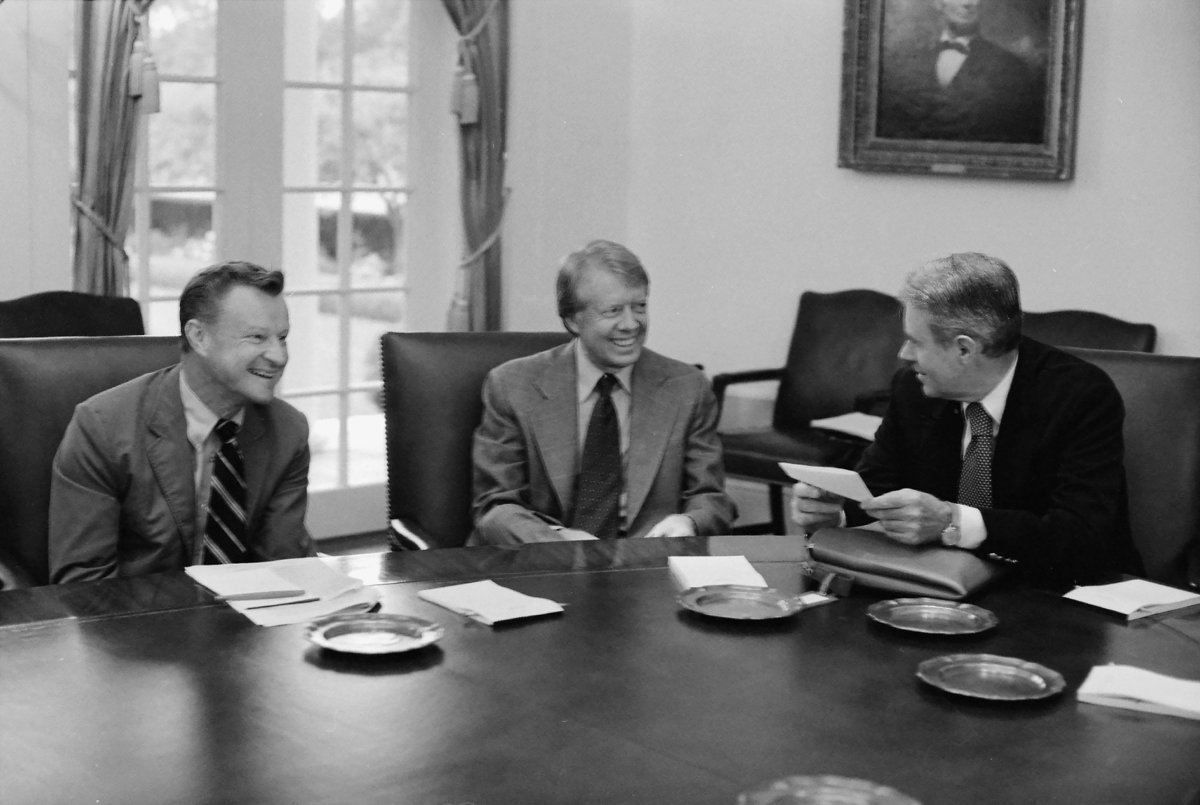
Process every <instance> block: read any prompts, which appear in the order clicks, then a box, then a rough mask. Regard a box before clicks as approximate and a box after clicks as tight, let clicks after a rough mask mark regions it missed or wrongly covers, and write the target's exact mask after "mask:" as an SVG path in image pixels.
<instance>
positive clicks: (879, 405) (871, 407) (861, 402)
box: [854, 389, 892, 416]
mask: <svg viewBox="0 0 1200 805" xmlns="http://www.w3.org/2000/svg"><path fill="white" fill-rule="evenodd" d="M891 400H892V390H891V389H876V390H875V391H868V392H864V393H863V394H858V395H856V396H855V397H854V410H855V411H858V412H859V413H860V414H871V415H872V416H883V415H884V414H886V413H887V408H888V403H890V402H891Z"/></svg>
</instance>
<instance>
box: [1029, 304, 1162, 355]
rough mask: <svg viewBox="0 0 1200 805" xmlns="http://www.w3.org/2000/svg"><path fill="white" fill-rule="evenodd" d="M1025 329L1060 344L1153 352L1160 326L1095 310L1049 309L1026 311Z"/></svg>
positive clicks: (1036, 335) (1045, 341) (1041, 338)
mask: <svg viewBox="0 0 1200 805" xmlns="http://www.w3.org/2000/svg"><path fill="white" fill-rule="evenodd" d="M1021 332H1022V333H1023V334H1024V335H1027V336H1029V337H1030V338H1032V339H1034V340H1036V341H1041V342H1042V343H1043V344H1051V345H1053V346H1056V347H1083V348H1085V349H1124V350H1129V351H1131V352H1153V351H1154V342H1155V340H1156V338H1157V337H1158V328H1156V327H1155V326H1154V325H1153V324H1137V323H1134V322H1129V321H1124V320H1123V319H1118V318H1114V317H1112V316H1109V315H1108V314H1106V313H1096V312H1094V311H1091V310H1048V311H1045V312H1043V313H1028V312H1026V313H1024V314H1023V315H1022V316H1021Z"/></svg>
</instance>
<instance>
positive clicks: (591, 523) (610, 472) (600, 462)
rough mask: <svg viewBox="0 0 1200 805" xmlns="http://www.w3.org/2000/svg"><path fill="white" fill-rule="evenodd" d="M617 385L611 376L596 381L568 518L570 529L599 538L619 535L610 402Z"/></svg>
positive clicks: (617, 455)
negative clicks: (571, 508) (595, 396)
mask: <svg viewBox="0 0 1200 805" xmlns="http://www.w3.org/2000/svg"><path fill="white" fill-rule="evenodd" d="M616 383H617V378H616V377H614V376H613V375H610V374H605V375H603V376H601V378H600V379H599V380H598V381H597V382H596V391H597V393H599V395H600V396H599V399H597V400H596V406H595V407H594V408H593V409H592V418H591V419H590V420H588V428H587V436H586V437H585V439H584V442H583V460H582V462H581V464H580V469H579V478H578V480H577V482H576V488H575V514H574V516H573V517H572V518H571V527H572V528H578V529H580V530H582V531H586V532H588V533H589V534H591V535H593V536H595V537H599V538H601V539H611V538H613V537H616V536H618V533H617V532H618V531H619V529H620V527H621V510H620V505H621V488H622V486H623V479H622V477H621V475H622V473H621V428H620V425H619V424H618V422H617V408H616V406H615V405H613V401H612V390H613V386H615V385H616Z"/></svg>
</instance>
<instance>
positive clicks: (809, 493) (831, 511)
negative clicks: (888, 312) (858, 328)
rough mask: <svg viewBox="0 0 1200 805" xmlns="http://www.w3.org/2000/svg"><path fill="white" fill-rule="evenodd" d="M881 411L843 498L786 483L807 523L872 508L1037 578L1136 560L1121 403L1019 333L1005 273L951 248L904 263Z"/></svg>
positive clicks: (990, 261)
mask: <svg viewBox="0 0 1200 805" xmlns="http://www.w3.org/2000/svg"><path fill="white" fill-rule="evenodd" d="M900 300H901V302H902V303H903V306H904V333H905V342H904V345H903V347H902V348H901V350H900V357H901V358H902V359H904V360H906V361H910V362H911V366H909V367H907V368H905V369H903V370H901V371H900V372H899V373H897V375H896V377H895V379H894V380H893V383H892V397H891V403H890V406H889V408H888V411H887V414H886V416H885V417H884V419H883V422H882V423H881V425H880V427H879V430H878V432H877V433H876V436H875V441H874V442H873V443H872V444H871V445H870V446H869V447H868V448H867V450H866V451H865V453H864V454H863V457H862V459H861V461H860V462H859V467H858V470H859V473H860V474H861V476H862V478H863V480H864V481H865V482H866V485H867V487H868V488H869V489H870V491H871V492H872V493H873V494H874V495H875V496H874V497H868V498H867V499H865V500H862V501H861V502H860V503H858V504H857V505H854V504H851V505H850V506H848V507H847V508H846V511H845V514H844V515H843V504H844V502H845V498H843V497H842V496H840V495H835V494H831V493H829V492H826V491H823V490H821V489H820V488H817V487H815V486H812V485H810V484H805V483H800V484H797V485H796V487H795V492H794V494H793V497H792V516H793V518H794V519H795V521H796V522H797V523H799V524H800V525H801V526H802V527H803V528H804V529H805V530H806V531H807V532H809V533H811V532H813V531H815V530H817V529H819V528H822V527H826V526H838V525H841V524H843V523H845V524H849V525H862V524H865V523H866V522H867V521H868V519H870V518H874V519H876V520H878V521H879V524H880V526H881V527H882V529H883V532H884V533H885V534H886V535H887V536H888V537H890V538H892V539H894V540H896V541H898V542H902V543H907V544H912V545H918V544H924V543H941V544H943V545H947V546H952V547H957V548H961V549H965V550H970V551H975V552H977V553H978V554H980V555H982V556H987V557H990V558H993V559H1001V560H1005V561H1007V562H1010V563H1012V564H1014V565H1016V566H1018V569H1019V570H1020V571H1022V572H1023V573H1024V574H1025V575H1026V577H1027V578H1028V579H1029V580H1030V581H1032V582H1033V583H1037V584H1046V585H1054V586H1057V585H1064V584H1071V583H1085V582H1088V581H1092V580H1094V579H1096V578H1097V577H1099V576H1101V575H1103V574H1104V573H1106V572H1110V571H1114V570H1116V571H1125V572H1133V573H1136V572H1139V571H1140V568H1141V563H1140V560H1139V559H1138V557H1137V554H1136V552H1135V551H1134V548H1133V545H1132V541H1131V539H1130V534H1129V517H1128V503H1127V499H1126V493H1125V470H1124V442H1123V438H1122V422H1123V419H1124V405H1123V403H1122V401H1121V397H1120V394H1119V393H1118V392H1117V390H1116V387H1115V386H1114V385H1113V383H1112V381H1111V380H1110V379H1109V377H1108V376H1107V375H1106V374H1105V373H1104V372H1103V371H1101V370H1100V369H1098V368H1096V367H1095V366H1093V365H1092V364H1090V363H1087V362H1086V361H1083V360H1080V359H1079V358H1076V357H1074V356H1072V355H1068V354H1067V353H1065V352H1062V351H1060V350H1057V349H1054V348H1053V347H1049V346H1047V345H1045V344H1041V343H1038V342H1036V341H1033V340H1031V339H1029V338H1024V337H1022V336H1021V306H1020V296H1019V287H1018V283H1017V278H1016V276H1015V275H1014V274H1013V272H1012V270H1011V269H1010V268H1009V267H1008V266H1007V265H1006V264H1005V263H1004V262H1002V261H1001V260H998V259H996V258H993V257H988V256H986V255H983V254H976V253H963V254H952V255H950V256H948V257H944V258H940V259H937V260H933V261H931V262H929V263H927V264H925V265H924V266H922V267H921V268H919V269H917V270H916V271H914V272H913V273H911V274H910V275H909V276H908V278H907V280H906V282H905V285H904V287H903V289H902V290H901V292H900Z"/></svg>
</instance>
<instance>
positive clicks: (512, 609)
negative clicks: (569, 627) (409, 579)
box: [417, 579, 563, 626]
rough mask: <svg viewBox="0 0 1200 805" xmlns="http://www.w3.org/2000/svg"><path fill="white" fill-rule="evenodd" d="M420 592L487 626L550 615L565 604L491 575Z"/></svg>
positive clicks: (447, 607)
mask: <svg viewBox="0 0 1200 805" xmlns="http://www.w3.org/2000/svg"><path fill="white" fill-rule="evenodd" d="M417 595H418V596H420V597H421V598H424V599H425V600H426V601H428V602H429V603H431V604H437V605H438V606H440V607H445V608H446V609H449V610H451V611H453V612H457V613H458V614H460V615H465V616H467V617H468V618H470V619H471V620H475V621H479V622H480V623H484V624H487V625H488V626H495V625H496V624H497V623H499V622H500V621H507V620H515V619H517V618H532V617H536V616H538V615H551V614H553V613H555V612H562V611H563V608H562V604H559V603H558V602H556V601H551V600H550V599H548V598H538V597H536V596H532V595H526V594H525V593H522V592H518V591H517V590H511V589H509V588H508V587H501V586H500V585H499V584H497V583H496V582H494V581H492V580H491V579H486V580H484V581H472V582H468V583H467V584H452V585H450V586H448V587H435V588H433V589H431V590H421V591H420V592H419V593H417Z"/></svg>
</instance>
